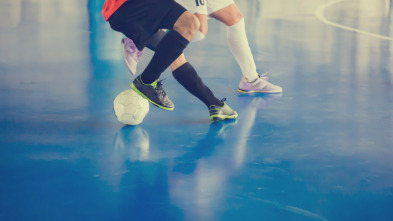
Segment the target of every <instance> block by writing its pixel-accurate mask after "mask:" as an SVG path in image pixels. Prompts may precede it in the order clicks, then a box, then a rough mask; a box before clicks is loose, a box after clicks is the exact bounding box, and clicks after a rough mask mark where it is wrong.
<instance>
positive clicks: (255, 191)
mask: <svg viewBox="0 0 393 221" xmlns="http://www.w3.org/2000/svg"><path fill="white" fill-rule="evenodd" d="M102 4H103V0H94V1H93V0H82V1H80V0H78V1H77V0H68V1H60V0H50V1H49V0H34V1H33V0H13V1H7V2H6V1H0V18H1V19H0V99H1V102H0V110H1V113H2V114H1V115H0V196H1V197H0V220H171V221H172V220H192V221H194V220H226V221H227V220H228V221H229V220H392V219H393V211H392V209H391V208H393V175H392V174H393V161H392V160H391V159H392V158H393V136H392V134H393V103H392V100H393V88H392V87H393V81H392V77H393V72H392V70H393V57H392V53H393V41H392V40H391V38H393V34H392V32H393V18H392V11H393V6H392V5H393V3H392V1H391V0H375V1H372V3H370V1H369V0H351V1H325V0H276V1H274V2H273V1H267V0H248V1H237V4H238V6H239V8H240V9H241V10H242V12H243V14H244V16H245V19H246V24H247V32H248V36H249V42H250V45H251V47H252V51H253V54H254V58H255V60H256V63H257V67H258V70H259V71H260V72H261V73H263V72H269V73H270V74H269V78H270V80H271V81H272V82H273V83H276V84H278V85H280V86H282V87H283V89H284V93H283V94H282V95H239V94H238V93H237V92H236V88H237V84H238V81H239V80H240V69H239V67H238V66H237V64H236V62H235V60H234V59H233V57H232V56H231V54H230V51H229V49H228V47H227V44H226V40H225V38H226V33H225V27H224V26H223V25H221V24H220V23H218V22H217V21H214V20H213V19H210V20H209V25H210V27H209V33H208V36H207V38H206V39H205V40H204V41H202V42H196V43H193V44H191V45H190V47H189V48H188V49H187V51H186V55H187V57H188V58H189V60H190V62H191V63H192V64H193V65H194V66H195V67H196V69H197V71H198V72H199V74H200V75H201V76H202V78H203V80H204V81H205V83H206V84H207V85H208V86H209V87H211V89H212V90H213V91H214V92H215V93H216V95H217V96H218V97H220V98H221V97H226V98H227V102H228V104H230V106H231V107H233V108H234V109H235V110H237V111H238V112H239V118H238V119H237V120H235V121H228V122H219V123H213V124H210V122H209V120H208V111H207V109H206V108H205V107H204V106H203V104H202V103H201V102H199V101H198V100H197V99H195V98H193V97H192V96H191V95H189V94H188V93H187V92H186V91H185V90H184V89H183V88H181V87H180V86H179V85H178V84H177V83H176V81H175V80H174V79H173V77H172V76H171V74H170V72H169V71H167V72H165V73H164V74H163V77H164V78H166V80H165V82H164V87H165V89H166V91H167V93H168V95H169V97H170V98H171V99H172V101H173V102H174V103H175V107H176V108H175V110H174V111H172V112H168V111H162V110H159V109H158V108H155V107H153V106H151V108H150V112H149V113H148V115H147V118H146V119H145V121H144V122H143V123H142V124H141V125H138V126H135V127H130V126H124V125H122V124H121V123H119V122H117V120H116V118H115V116H114V114H113V111H112V102H113V99H114V98H115V96H116V95H117V94H118V93H119V92H121V91H123V90H125V89H128V88H129V84H130V82H131V80H132V76H130V75H129V72H128V71H127V69H126V67H125V65H124V63H123V58H122V54H121V48H120V39H121V37H122V36H121V35H120V34H118V33H115V32H113V31H111V30H110V29H109V25H108V24H106V23H105V22H104V21H103V19H102V18H101V14H100V10H101V7H102ZM337 24H339V26H337ZM151 55H152V53H151V52H149V51H148V50H146V51H145V55H144V57H142V60H141V62H140V66H139V67H138V70H139V71H140V70H142V69H143V68H144V67H145V65H146V64H147V62H148V61H149V59H150V57H151Z"/></svg>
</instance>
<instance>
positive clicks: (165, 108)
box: [131, 79, 175, 111]
mask: <svg viewBox="0 0 393 221" xmlns="http://www.w3.org/2000/svg"><path fill="white" fill-rule="evenodd" d="M141 82H142V79H141ZM142 84H144V83H143V82H142ZM144 85H150V86H153V85H154V88H155V87H157V81H154V82H153V83H151V84H144ZM131 88H132V90H134V91H135V92H136V93H138V94H139V95H141V96H142V97H143V98H145V99H146V100H148V101H149V102H150V103H152V104H153V105H154V106H156V107H159V108H161V109H164V110H167V111H171V110H173V109H175V107H172V108H168V107H164V106H161V105H159V104H157V103H155V102H153V101H152V100H150V99H149V98H148V97H146V96H145V95H144V94H143V93H142V92H140V91H139V90H138V89H137V88H136V87H135V85H134V82H132V83H131Z"/></svg>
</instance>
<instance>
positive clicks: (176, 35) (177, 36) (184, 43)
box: [167, 30, 190, 48]
mask: <svg viewBox="0 0 393 221" xmlns="http://www.w3.org/2000/svg"><path fill="white" fill-rule="evenodd" d="M167 35H169V36H171V37H173V38H174V39H176V40H177V41H178V42H179V43H180V44H181V45H182V46H183V47H184V48H185V47H187V45H188V44H189V43H190V42H189V41H188V40H187V39H186V38H184V37H183V36H182V35H181V34H179V32H177V31H175V30H171V31H170V32H168V33H167Z"/></svg>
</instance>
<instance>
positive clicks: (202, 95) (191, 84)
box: [173, 62, 224, 107]
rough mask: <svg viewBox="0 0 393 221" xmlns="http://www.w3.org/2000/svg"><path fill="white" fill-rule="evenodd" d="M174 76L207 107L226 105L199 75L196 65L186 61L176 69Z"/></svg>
mask: <svg viewBox="0 0 393 221" xmlns="http://www.w3.org/2000/svg"><path fill="white" fill-rule="evenodd" d="M173 76H174V77H175V79H176V80H177V81H178V82H179V83H180V84H181V85H182V86H183V87H184V88H185V89H187V91H188V92H190V93H191V94H193V95H194V96H195V97H197V98H198V99H199V100H201V101H202V102H203V103H205V104H206V106H207V107H209V106H210V105H218V106H222V105H224V104H223V103H222V102H221V101H220V100H219V99H217V98H216V97H215V96H214V94H213V92H212V91H211V90H210V89H209V88H208V87H207V86H206V85H205V84H204V83H203V82H202V79H201V78H200V77H199V76H198V74H197V72H196V71H195V69H194V67H193V66H192V65H191V64H190V63H188V62H186V63H184V64H183V65H182V66H180V67H179V68H177V69H176V70H174V71H173Z"/></svg>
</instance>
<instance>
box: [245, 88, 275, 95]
mask: <svg viewBox="0 0 393 221" xmlns="http://www.w3.org/2000/svg"><path fill="white" fill-rule="evenodd" d="M237 91H238V92H240V93H243V94H252V93H263V94H278V93H282V90H281V91H253V90H250V91H245V90H242V89H240V88H238V89H237Z"/></svg>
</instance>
